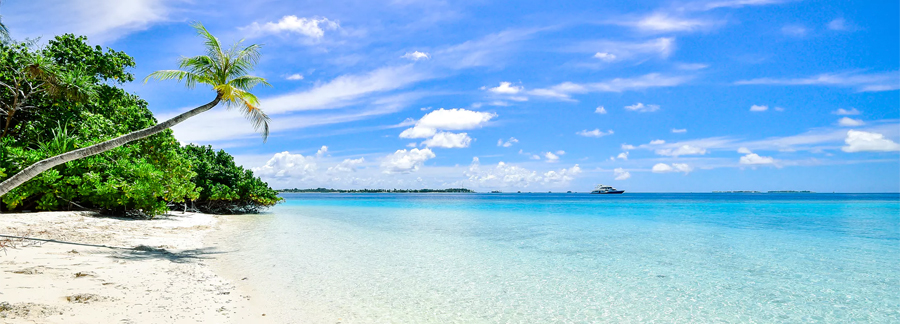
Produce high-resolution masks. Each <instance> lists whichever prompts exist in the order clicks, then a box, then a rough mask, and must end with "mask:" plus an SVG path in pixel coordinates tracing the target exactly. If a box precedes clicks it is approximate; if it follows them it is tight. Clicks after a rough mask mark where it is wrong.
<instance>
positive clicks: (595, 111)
mask: <svg viewBox="0 0 900 324" xmlns="http://www.w3.org/2000/svg"><path fill="white" fill-rule="evenodd" d="M594 113H597V114H601V115H606V108H603V106H600V107H597V109H594Z"/></svg>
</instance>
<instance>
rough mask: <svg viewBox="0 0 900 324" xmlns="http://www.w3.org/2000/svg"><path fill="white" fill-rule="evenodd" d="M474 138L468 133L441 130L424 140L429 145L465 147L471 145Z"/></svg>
mask: <svg viewBox="0 0 900 324" xmlns="http://www.w3.org/2000/svg"><path fill="white" fill-rule="evenodd" d="M471 143H472V138H471V137H469V135H468V134H466V133H450V132H440V133H437V134H434V136H433V137H432V138H429V139H427V140H425V141H424V142H422V144H424V145H425V146H427V147H443V148H464V147H469V144H471Z"/></svg>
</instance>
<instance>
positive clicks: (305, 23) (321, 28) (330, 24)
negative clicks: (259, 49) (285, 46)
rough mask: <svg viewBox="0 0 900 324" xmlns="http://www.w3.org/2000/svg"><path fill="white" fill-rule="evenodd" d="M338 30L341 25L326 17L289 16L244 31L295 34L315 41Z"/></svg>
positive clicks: (257, 24)
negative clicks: (328, 32) (327, 32)
mask: <svg viewBox="0 0 900 324" xmlns="http://www.w3.org/2000/svg"><path fill="white" fill-rule="evenodd" d="M338 28H340V25H339V24H338V22H337V21H333V20H329V19H328V18H325V17H310V18H305V17H297V16H294V15H288V16H284V17H281V19H280V20H278V21H277V22H267V23H265V24H259V23H256V22H254V23H252V24H250V25H249V26H247V27H244V28H243V29H245V30H249V31H251V32H257V33H263V34H280V33H294V34H300V35H304V36H306V37H309V38H313V39H320V38H322V37H323V36H325V31H326V30H335V29H338Z"/></svg>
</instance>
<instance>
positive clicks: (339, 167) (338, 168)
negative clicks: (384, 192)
mask: <svg viewBox="0 0 900 324" xmlns="http://www.w3.org/2000/svg"><path fill="white" fill-rule="evenodd" d="M363 162H366V159H365V158H358V159H344V161H341V163H338V164H336V165H334V166H331V167H329V168H328V170H327V171H326V172H327V173H329V174H335V173H347V172H356V166H357V165H360V164H362V163H363Z"/></svg>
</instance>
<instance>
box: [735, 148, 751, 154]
mask: <svg viewBox="0 0 900 324" xmlns="http://www.w3.org/2000/svg"><path fill="white" fill-rule="evenodd" d="M737 152H738V153H741V154H750V153H753V152H750V149H748V148H746V147H743V146H742V147H740V148H738V150H737Z"/></svg>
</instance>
